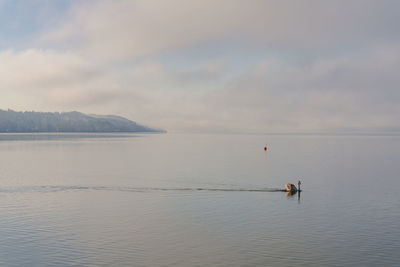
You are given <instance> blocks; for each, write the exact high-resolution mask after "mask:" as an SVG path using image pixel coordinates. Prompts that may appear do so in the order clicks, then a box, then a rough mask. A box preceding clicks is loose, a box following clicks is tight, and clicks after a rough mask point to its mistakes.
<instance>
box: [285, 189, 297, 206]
mask: <svg viewBox="0 0 400 267" xmlns="http://www.w3.org/2000/svg"><path fill="white" fill-rule="evenodd" d="M295 195H297V202H298V203H299V204H300V195H301V191H298V192H295V191H288V192H286V197H287V198H288V199H290V198H293V197H294V196H295Z"/></svg>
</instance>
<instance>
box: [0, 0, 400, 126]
mask: <svg viewBox="0 0 400 267" xmlns="http://www.w3.org/2000/svg"><path fill="white" fill-rule="evenodd" d="M10 4H12V1H3V2H2V4H0V8H1V9H5V8H8V6H9V5H10ZM45 4H46V6H47V9H46V10H48V12H49V13H51V14H49V16H50V17H51V18H52V20H51V21H52V23H51V25H49V23H46V16H45V15H46V14H43V13H41V16H39V17H37V16H33V15H32V16H33V17H32V18H30V19H29V16H28V18H26V20H27V21H28V22H27V23H29V20H34V21H35V22H36V23H35V25H37V26H36V27H34V28H33V29H32V28H30V32H29V34H26V33H25V31H27V30H26V29H25V28H24V27H28V25H19V28H20V31H19V32H20V35H21V36H19V38H16V37H15V38H14V39H15V40H14V41H9V42H8V43H9V44H6V45H5V46H4V45H3V46H1V49H0V62H1V65H0V90H1V92H2V98H1V99H0V106H1V107H2V108H11V109H16V110H38V111H69V110H79V111H83V112H88V113H101V114H108V113H111V114H118V115H123V116H126V117H128V118H130V119H133V120H136V121H138V122H142V123H147V124H149V125H152V126H157V127H161V128H165V129H167V130H169V131H172V132H173V131H184V132H252V133H271V132H272V133H273V132H346V131H355V132H400V120H399V119H398V116H397V114H399V111H400V110H399V104H400V103H399V102H400V92H399V90H398V84H399V82H400V78H399V75H398V74H397V70H398V69H399V67H400V53H399V51H400V50H399V48H400V41H399V36H400V33H399V31H400V28H399V27H397V25H399V24H400V17H399V16H397V14H396V10H399V8H400V3H399V2H398V1H361V0H359V1H358V0H352V1H330V2H327V1H313V0H308V1H295V2H293V1H258V0H252V1H235V0H233V1H225V0H220V1H208V0H205V1H178V0H169V1H151V0H147V1H128V0H126V1H125V0H114V1H72V2H68V4H66V6H65V5H62V6H61V7H58V6H57V4H55V3H53V4H51V2H48V1H38V5H45ZM52 5H54V6H52ZM19 8H20V9H23V7H22V6H20V7H19ZM20 9H19V10H20ZM54 10H56V11H57V12H56V13H57V14H61V15H60V16H59V17H58V19H56V20H55V19H54V12H55V11H54ZM23 14H28V15H29V10H25V11H24V12H23ZM8 27H15V25H14V26H13V25H9V26H8ZM22 29H25V30H22ZM1 33H2V32H1V30H0V34H1ZM3 34H4V35H7V34H9V33H8V31H6V30H4V31H3ZM26 36H28V37H26ZM5 37H7V36H5ZM26 38H28V39H29V42H26V41H25V42H22V41H21V40H25V39H26ZM10 40H12V38H11V39H10Z"/></svg>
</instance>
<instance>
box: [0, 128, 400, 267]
mask: <svg viewBox="0 0 400 267" xmlns="http://www.w3.org/2000/svg"><path fill="white" fill-rule="evenodd" d="M265 145H268V150H267V151H264V149H263V148H264V146H265ZM399 176H400V137H398V136H397V137H396V136H272V135H269V136H268V135H267V136H265V135H181V134H161V135H156V134H149V135H127V134H97V135H92V134H33V135H32V134H13V135H11V134H0V266H399V265H400V194H399V192H397V191H398V190H399V189H400V177H399ZM299 178H300V179H301V181H302V189H303V192H302V193H301V195H298V194H295V195H293V196H287V195H286V194H285V193H284V192H271V189H274V188H283V186H284V184H285V183H287V182H292V183H297V180H298V179H299Z"/></svg>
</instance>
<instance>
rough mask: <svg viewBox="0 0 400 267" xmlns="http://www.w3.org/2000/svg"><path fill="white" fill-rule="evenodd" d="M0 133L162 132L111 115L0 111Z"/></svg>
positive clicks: (74, 112)
mask: <svg viewBox="0 0 400 267" xmlns="http://www.w3.org/2000/svg"><path fill="white" fill-rule="evenodd" d="M0 132H2V133H28V132H30V133H31V132H153V133H156V132H158V133H160V132H165V131H164V130H161V129H153V128H149V127H146V126H143V125H140V124H137V123H136V122H134V121H131V120H128V119H125V118H123V117H119V116H114V115H107V116H102V115H87V114H83V113H80V112H77V111H73V112H63V113H59V112H33V111H26V112H16V111H13V110H7V111H6V110H1V109H0Z"/></svg>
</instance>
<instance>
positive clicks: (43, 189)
mask: <svg viewBox="0 0 400 267" xmlns="http://www.w3.org/2000/svg"><path fill="white" fill-rule="evenodd" d="M85 190H87V191H120V192H143V193H146V192H157V191H175V192H181V191H192V192H201V191H206V192H285V190H284V189H279V188H209V187H193V188H191V187H182V188H179V187H176V188H173V187H171V188H170V187H111V186H19V187H3V188H0V193H34V192H38V193H52V192H60V191H85Z"/></svg>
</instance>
